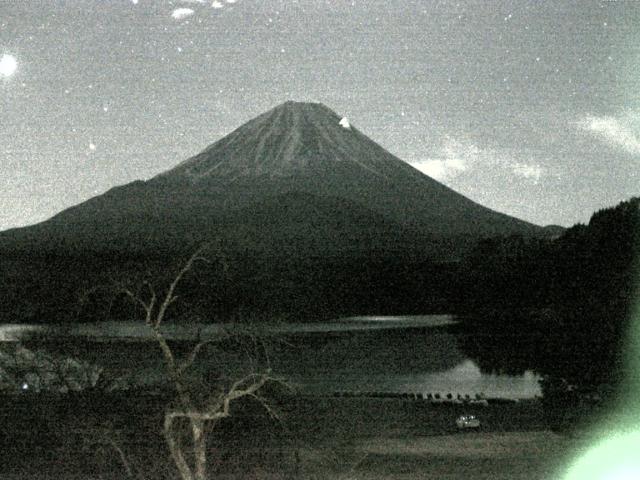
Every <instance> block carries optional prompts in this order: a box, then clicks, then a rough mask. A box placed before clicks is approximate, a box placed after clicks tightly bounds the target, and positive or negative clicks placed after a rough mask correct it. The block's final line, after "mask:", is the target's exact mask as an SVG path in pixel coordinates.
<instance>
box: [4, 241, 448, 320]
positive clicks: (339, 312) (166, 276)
mask: <svg viewBox="0 0 640 480" xmlns="http://www.w3.org/2000/svg"><path fill="white" fill-rule="evenodd" d="M196 248H197V247H196V246H191V247H190V248H184V249H183V250H182V251H171V252H166V251H162V252H150V253H146V254H144V255H142V254H139V253H135V254H126V255H124V254H115V253H114V252H83V251H76V252H72V253H70V252H69V251H64V250H58V249H52V250H51V251H49V252H44V251H42V250H41V251H40V252H39V253H38V254H34V253H33V252H31V251H29V252H26V253H22V252H21V251H13V252H5V253H4V255H3V258H2V262H1V263H0V291H2V296H3V301H2V302H1V303H0V322H3V323H67V322H90V321H101V320H107V319H108V320H131V319H135V318H140V312H137V311H136V310H135V308H134V307H133V305H132V303H131V302H130V301H129V300H127V299H126V296H125V295H124V294H123V293H122V287H126V288H129V289H130V290H132V291H135V293H140V294H141V295H142V296H144V295H148V294H149V292H148V290H146V289H140V287H141V286H142V285H143V282H144V280H150V281H152V282H153V284H154V285H155V287H156V289H157V290H158V293H159V292H160V291H162V289H163V288H166V286H167V285H168V283H169V282H170V281H171V279H173V278H174V276H175V274H176V272H177V271H178V270H179V268H180V266H181V265H182V264H183V262H184V261H185V259H186V258H188V257H189V255H190V254H191V253H193V251H194V250H195V249H196ZM203 254H204V256H205V257H207V258H208V259H210V260H211V261H210V262H199V263H198V265H197V266H196V268H194V269H193V271H192V272H190V273H189V275H188V276H187V278H185V279H184V282H182V283H181V285H180V292H179V294H180V297H181V302H179V303H178V304H175V305H174V306H173V307H172V309H173V310H172V318H174V319H179V320H180V319H185V318H188V319H197V320H200V321H204V322H211V321H226V320H229V319H234V320H237V319H238V318H239V317H238V315H240V314H242V315H243V316H244V317H247V318H250V319H256V316H258V318H274V317H275V318H278V319H280V320H284V321H314V320H327V319H331V318H335V317H336V316H345V315H358V314H418V313H424V312H448V311H451V309H452V308H453V307H452V300H451V298H450V296H449V291H450V288H451V285H453V283H454V280H455V278H456V274H457V265H456V264H438V263H434V262H431V261H429V260H428V259H427V258H426V257H425V258H424V259H420V258H416V257H415V256H402V255H399V254H396V253H392V254H388V253H385V252H378V253H375V252H374V253H371V254H370V255H368V256H366V257H364V256H362V255H353V254H344V255H334V256H330V257H320V256H318V257H294V256H290V255H289V256H286V255H283V256H275V255H269V256H265V255H252V254H251V253H248V252H245V251H242V252H239V251H237V250H232V249H226V250H225V248H224V246H223V247H222V248H219V247H218V246H216V247H213V248H210V249H208V250H207V251H205V252H203ZM145 288H146V287H145Z"/></svg>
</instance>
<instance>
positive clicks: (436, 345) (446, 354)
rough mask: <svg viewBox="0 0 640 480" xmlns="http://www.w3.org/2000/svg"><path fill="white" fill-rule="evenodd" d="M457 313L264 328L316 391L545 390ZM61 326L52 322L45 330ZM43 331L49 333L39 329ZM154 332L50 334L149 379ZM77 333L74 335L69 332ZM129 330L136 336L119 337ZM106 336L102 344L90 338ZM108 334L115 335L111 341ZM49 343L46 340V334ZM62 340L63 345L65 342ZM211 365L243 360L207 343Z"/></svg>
mask: <svg viewBox="0 0 640 480" xmlns="http://www.w3.org/2000/svg"><path fill="white" fill-rule="evenodd" d="M452 325H454V322H453V321H452V318H451V316H448V315H433V316H416V317H354V318H348V319H341V320H337V321H335V322H326V323H323V324H311V325H310V324H299V325H298V324H287V325H275V326H267V327H266V328H263V330H262V331H263V332H266V333H267V334H268V335H271V336H275V338H279V337H282V338H284V339H286V341H285V342H278V341H276V342H273V345H271V346H270V348H269V349H270V352H269V359H270V363H271V366H272V368H273V370H274V371H275V372H277V373H278V374H281V375H284V376H286V377H288V378H290V380H291V381H292V382H293V383H296V384H298V385H299V386H300V387H301V389H302V391H306V392H313V393H322V394H327V393H332V392H338V391H351V392H357V391H360V392H403V393H404V392H408V393H423V394H427V393H440V394H447V393H452V394H453V395H454V396H456V395H457V394H460V395H471V396H473V395H475V394H478V393H484V394H485V395H486V396H487V397H506V398H530V397H534V396H536V395H540V387H539V385H538V378H537V376H536V375H534V374H533V373H531V372H528V371H527V372H525V373H524V375H496V374H488V373H484V372H481V371H480V369H479V368H478V365H477V364H476V363H475V362H474V361H473V360H472V359H470V358H469V356H467V355H466V354H465V353H464V352H463V350H462V349H461V347H460V346H461V345H462V344H463V343H464V342H461V341H460V339H461V338H462V336H461V334H459V333H456V332H455V331H453V330H452V329H451V326H452ZM34 328H35V330H40V328H41V327H38V328H36V327H33V326H28V325H21V326H14V325H4V326H0V340H4V341H15V340H16V339H18V338H20V337H21V335H23V334H26V336H29V335H31V334H34V333H36V332H35V331H34ZM219 329H220V326H218V325H208V326H206V327H204V330H203V329H202V328H200V329H198V327H197V326H191V327H189V326H185V325H181V326H174V327H172V328H169V329H168V332H167V333H168V334H169V336H172V337H174V338H187V339H189V338H190V339H193V338H195V337H196V336H197V335H198V330H199V334H200V335H201V337H200V338H206V337H207V336H208V335H215V333H216V331H217V330H219ZM52 331H55V327H53V328H52V327H47V328H46V333H47V335H48V334H50V333H51V332H52ZM38 333H44V332H41V331H39V332H38ZM148 334H149V332H148V330H147V329H145V327H144V325H142V324H140V323H138V322H127V323H121V324H117V325H116V324H112V323H104V324H84V325H76V326H73V327H72V328H71V329H69V328H68V327H67V328H66V329H65V331H64V335H65V336H64V338H65V339H66V340H64V341H62V342H60V340H58V341H57V342H49V343H51V344H52V345H53V344H54V343H55V344H56V345H58V346H57V347H56V348H64V349H65V350H66V349H69V348H71V349H72V350H74V351H69V352H68V353H69V354H71V355H73V356H75V357H77V358H82V359H85V360H87V361H91V362H93V363H96V364H98V365H101V366H105V367H109V368H112V369H114V370H117V371H120V372H121V373H123V372H125V371H126V370H128V369H129V370H130V367H131V365H136V369H135V371H134V372H130V373H131V375H133V376H134V377H137V380H139V381H141V382H143V383H147V382H152V381H156V380H158V379H159V378H160V374H161V372H162V371H163V367H162V363H161V362H162V359H161V356H160V354H159V351H158V350H157V346H156V345H155V343H154V342H152V341H143V340H144V339H145V338H147V336H148ZM74 337H76V340H75V341H74V342H69V341H68V339H69V338H74ZM123 338H127V339H132V338H135V339H137V341H136V342H134V343H131V342H123V341H119V340H121V339H123ZM91 339H94V340H95V341H99V340H101V341H102V342H101V344H100V345H99V346H98V345H97V344H95V343H94V342H92V341H91ZM105 339H109V342H107V343H104V340H105ZM44 343H45V344H46V343H47V342H46V341H45V342H44ZM61 344H62V346H60V345H61ZM201 360H202V365H201V368H203V369H204V370H207V369H213V368H221V367H220V366H221V365H223V366H224V369H225V370H227V371H229V370H230V369H233V368H234V367H233V365H240V364H242V362H243V360H242V359H240V358H238V357H237V355H234V352H227V353H222V354H221V353H220V352H219V351H203V353H202V358H201Z"/></svg>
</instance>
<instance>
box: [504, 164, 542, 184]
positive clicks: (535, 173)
mask: <svg viewBox="0 0 640 480" xmlns="http://www.w3.org/2000/svg"><path fill="white" fill-rule="evenodd" d="M511 169H512V170H513V173H515V174H516V175H517V176H518V177H522V178H526V179H529V180H533V181H534V183H538V182H539V181H540V178H542V174H543V173H544V170H543V168H542V167H541V166H540V165H531V164H527V163H519V162H516V163H514V164H513V165H512V167H511Z"/></svg>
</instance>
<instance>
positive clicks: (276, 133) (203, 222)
mask: <svg viewBox="0 0 640 480" xmlns="http://www.w3.org/2000/svg"><path fill="white" fill-rule="evenodd" d="M340 121H341V118H340V117H339V116H338V115H337V114H335V113H334V112H332V111H331V110H330V109H328V108H327V107H325V106H324V105H321V104H309V103H295V102H287V103H285V104H282V105H280V106H278V107H276V108H274V109H272V110H270V111H268V112H266V113H264V114H262V115H260V116H259V117H257V118H255V119H253V120H251V121H249V122H248V123H246V124H245V125H243V126H241V127H240V128H238V129H237V130H235V131H233V132H232V133H231V134H229V135H227V136H226V137H224V138H222V139H221V140H219V141H217V142H216V143H214V144H213V145H211V146H210V147H208V148H207V149H205V150H204V151H203V152H202V153H200V154H198V155H196V156H195V157H193V158H190V159H188V160H186V161H184V162H182V163H181V164H179V165H178V166H176V167H175V168H173V169H171V170H169V171H167V172H165V173H162V174H160V175H158V176H156V177H155V178H153V179H151V180H149V181H146V182H143V181H137V182H133V183H131V184H128V185H125V186H122V187H117V188H114V189H112V190H110V191H109V192H107V193H105V194H104V195H101V196H99V197H96V198H93V199H90V200H89V201H87V202H84V203H82V204H80V205H78V206H75V207H72V208H70V209H67V210H65V211H63V212H61V213H60V214H58V215H56V216H55V217H53V218H52V219H50V220H49V221H47V222H44V223H42V224H39V225H37V226H34V227H27V228H26V229H19V230H14V231H11V232H5V233H4V234H0V242H2V239H3V237H4V238H5V239H6V238H7V237H14V238H16V240H17V239H18V238H20V239H22V240H21V241H22V242H24V241H26V240H27V238H31V239H32V240H33V241H35V242H36V243H37V242H38V241H39V239H43V238H47V239H50V240H51V241H52V242H58V243H68V244H73V245H80V244H85V243H86V244H88V245H91V246H92V248H96V249H100V248H104V249H112V248H115V247H117V248H130V247H135V245H139V246H140V248H144V246H145V244H147V245H155V244H161V245H165V246H169V244H171V243H172V242H175V244H176V245H179V244H180V243H181V242H183V238H181V237H186V238H189V239H190V240H191V241H194V242H195V241H202V240H203V239H205V238H208V237H210V236H211V235H216V236H225V235H226V232H225V231H224V228H226V226H227V224H228V217H229V215H231V214H232V213H231V212H234V213H235V215H236V218H235V223H236V224H241V223H243V222H247V223H251V221H252V220H251V218H252V217H251V216H250V215H249V216H246V218H244V213H243V212H250V211H251V210H252V209H255V208H256V206H259V205H261V204H262V203H264V202H270V201H271V199H273V198H275V197H278V196H283V198H288V199H289V201H291V200H292V199H293V198H294V197H292V196H291V194H293V193H297V194H300V195H299V197H298V198H300V199H303V198H304V199H306V200H307V201H308V200H310V199H313V201H316V202H320V203H322V202H323V201H325V203H326V199H333V200H339V202H338V203H339V205H336V209H335V211H334V212H333V214H334V216H335V217H336V219H338V218H340V217H341V216H345V220H344V221H342V222H341V224H342V225H343V227H344V228H345V229H346V230H345V233H346V234H347V235H351V236H353V235H354V233H353V232H350V222H349V221H347V219H348V218H349V216H350V215H351V213H350V210H358V211H361V210H367V211H369V212H370V213H369V219H370V221H371V222H373V223H376V224H378V225H386V226H387V227H388V228H387V231H388V235H387V236H392V232H395V234H397V235H400V236H402V235H403V234H404V233H403V232H407V233H408V232H411V233H408V234H409V236H412V237H414V238H412V241H413V240H415V237H416V235H419V236H422V237H423V238H424V239H425V240H428V241H433V240H434V239H451V238H456V237H465V238H467V239H473V238H480V237H486V236H494V235H510V234H524V235H543V234H544V230H543V229H541V228H540V227H537V226H535V225H532V224H530V223H527V222H523V221H521V220H518V219H515V218H513V217H510V216H507V215H504V214H501V213H498V212H495V211H492V210H490V209H487V208H485V207H482V206H481V205H479V204H477V203H475V202H473V201H471V200H469V199H467V198H466V197H464V196H462V195H460V194H458V193H456V192H454V191H453V190H451V189H449V188H448V187H446V186H444V185H442V184H441V183H439V182H437V181H435V180H433V179H431V178H430V177H428V176H426V175H424V174H422V173H421V172H419V171H418V170H416V169H414V168H412V167H411V166H409V165H408V164H406V163H405V162H403V161H402V160H400V159H398V158H397V157H395V156H393V155H392V154H390V153H389V152H387V151H386V150H385V149H383V148H382V147H380V146H379V145H378V144H376V143H375V142H373V141H372V140H370V139H369V138H367V137H366V136H365V135H364V134H362V133H361V132H359V131H358V130H357V129H356V128H355V127H353V126H350V127H349V128H344V127H343V126H341V125H340ZM305 195H306V196H305ZM319 208H326V205H325V206H324V207H319ZM312 217H313V215H310V216H309V217H304V218H302V217H299V218H293V217H292V218H291V219H290V225H288V226H286V227H285V226H284V224H285V223H286V221H284V219H283V221H282V222H279V224H278V225H275V224H269V222H267V223H266V224H264V225H262V230H261V231H260V233H259V235H258V237H259V238H261V239H262V240H264V241H265V242H267V243H273V242H272V241H271V239H272V237H274V236H275V237H278V236H281V235H280V233H281V232H282V229H283V228H284V230H287V229H288V228H297V229H298V230H300V228H299V227H300V225H301V222H302V223H305V222H307V223H308V222H311V221H312ZM225 219H226V220H225ZM382 219H385V220H384V221H383V220H382ZM302 230H304V228H302ZM306 230H307V231H308V233H309V234H310V235H314V234H315V233H314V229H313V228H312V227H311V226H309V228H307V229H306ZM365 230H367V229H366V228H365ZM373 232H376V234H378V233H380V232H381V229H380V228H379V227H376V228H374V229H373V230H371V232H370V233H371V234H373ZM358 235H359V234H358ZM358 235H356V236H358ZM363 235H364V232H363ZM338 237H339V236H338ZM338 237H337V238H338ZM360 238H361V240H363V241H364V242H365V243H366V242H367V241H368V240H367V239H366V238H365V236H361V235H360ZM254 240H256V241H258V238H255V239H254ZM401 243H402V242H401ZM0 244H1V243H0ZM327 248H331V246H330V245H327ZM419 248H426V247H425V246H424V245H420V247H419ZM258 249H261V247H260V246H258ZM319 253H322V252H319Z"/></svg>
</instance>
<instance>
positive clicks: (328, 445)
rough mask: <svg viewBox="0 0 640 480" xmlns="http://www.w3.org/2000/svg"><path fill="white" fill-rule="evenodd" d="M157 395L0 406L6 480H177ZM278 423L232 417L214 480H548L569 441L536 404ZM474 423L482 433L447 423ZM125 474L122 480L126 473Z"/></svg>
mask: <svg viewBox="0 0 640 480" xmlns="http://www.w3.org/2000/svg"><path fill="white" fill-rule="evenodd" d="M166 402H167V399H166V398H164V397H163V395H156V396H151V395H131V394H129V395H120V396H110V397H108V398H107V397H104V396H99V395H88V394H84V395H82V396H58V397H54V396H49V397H44V396H36V395H34V396H31V395H23V396H17V397H8V398H7V397H5V398H3V399H2V409H1V411H2V416H3V418H2V427H1V430H0V442H1V445H0V447H1V448H0V455H1V458H0V460H1V462H2V463H1V469H2V470H1V471H0V477H1V478H3V479H13V480H22V479H26V478H35V479H38V478H41V479H54V478H55V479H63V480H64V479H72V478H73V479H105V480H112V479H122V478H137V479H140V480H141V479H163V478H167V479H168V478H177V474H176V472H175V470H174V469H173V466H172V465H171V462H170V460H169V459H168V453H167V450H166V448H165V445H164V440H163V437H162V436H161V434H160V431H161V418H162V411H163V409H164V405H166ZM274 404H275V405H276V407H277V411H278V413H279V419H278V420H274V419H271V418H269V417H268V416H266V415H265V414H264V412H263V411H262V410H261V407H260V406H259V405H257V404H253V403H245V404H243V405H241V406H239V407H238V408H237V409H236V411H235V412H234V416H233V418H231V419H228V420H225V421H224V422H222V423H220V424H219V425H218V427H216V429H215V430H214V431H213V433H212V434H211V436H210V439H211V441H210V445H209V459H210V471H211V477H212V478H228V479H236V478H238V479H239V478H255V479H258V478H265V479H326V478H336V479H368V478H371V479H392V478H393V479H418V478H425V479H430V478H432V479H463V478H464V479H468V478H470V476H471V477H472V478H474V479H484V478H486V479H489V478H490V479H520V478H522V479H525V478H526V479H552V478H557V477H558V472H559V471H560V470H561V468H562V466H563V465H564V463H565V462H566V461H567V460H568V455H569V453H570V451H571V450H573V449H574V447H575V444H574V441H573V440H571V439H569V438H566V437H563V436H560V435H557V434H554V433H551V432H549V431H548V430H546V429H545V423H544V419H543V415H542V411H541V407H540V404H539V403H538V402H536V401H528V402H520V403H517V404H495V405H490V406H488V407H482V406H475V407H468V406H462V405H456V406H453V405H447V406H443V405H440V406H436V405H431V404H428V403H426V402H423V401H417V400H408V399H385V398H335V397H307V396H298V395H286V396H284V397H280V400H278V401H274ZM461 413H475V414H476V415H477V416H478V417H479V418H480V419H481V420H482V428H481V429H480V431H479V432H473V433H471V432H465V433H459V432H457V431H456V427H455V423H454V421H455V418H456V417H457V416H458V415H459V414H461ZM125 460H126V463H127V464H128V468H129V471H127V468H126V467H125V466H124V463H125V462H124V461H125Z"/></svg>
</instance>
